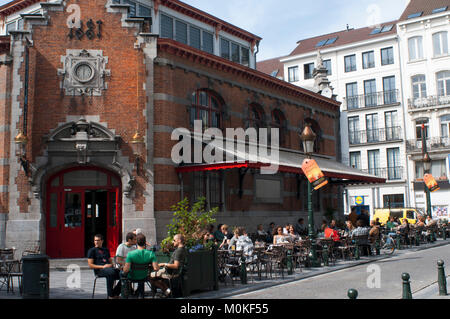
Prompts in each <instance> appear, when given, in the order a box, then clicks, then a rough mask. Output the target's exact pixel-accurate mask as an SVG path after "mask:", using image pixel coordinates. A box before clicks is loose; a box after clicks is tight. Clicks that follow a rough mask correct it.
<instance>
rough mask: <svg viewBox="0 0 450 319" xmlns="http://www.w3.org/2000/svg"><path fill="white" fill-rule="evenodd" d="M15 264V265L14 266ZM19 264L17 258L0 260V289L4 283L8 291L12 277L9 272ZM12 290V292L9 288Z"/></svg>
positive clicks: (12, 271)
mask: <svg viewBox="0 0 450 319" xmlns="http://www.w3.org/2000/svg"><path fill="white" fill-rule="evenodd" d="M16 266H17V267H16ZM19 266H20V261H19V260H14V259H11V260H9V259H7V260H0V285H1V286H0V289H1V288H2V287H3V286H4V285H6V288H7V290H6V291H7V292H9V290H10V287H11V286H12V277H11V274H12V273H14V270H15V269H16V268H18V267H19ZM11 291H12V292H14V291H13V290H12V289H11Z"/></svg>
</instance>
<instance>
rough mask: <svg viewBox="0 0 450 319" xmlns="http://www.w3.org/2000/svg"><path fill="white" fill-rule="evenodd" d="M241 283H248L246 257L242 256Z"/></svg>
mask: <svg viewBox="0 0 450 319" xmlns="http://www.w3.org/2000/svg"><path fill="white" fill-rule="evenodd" d="M240 275H241V284H243V285H245V284H247V265H246V263H245V257H244V256H242V257H241V274H240Z"/></svg>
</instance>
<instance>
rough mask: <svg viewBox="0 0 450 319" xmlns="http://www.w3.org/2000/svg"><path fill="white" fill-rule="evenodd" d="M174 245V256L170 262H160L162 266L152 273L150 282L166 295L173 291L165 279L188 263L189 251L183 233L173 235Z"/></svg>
mask: <svg viewBox="0 0 450 319" xmlns="http://www.w3.org/2000/svg"><path fill="white" fill-rule="evenodd" d="M173 245H174V247H175V248H176V249H175V251H174V252H173V253H172V257H170V260H169V262H168V263H160V264H159V265H158V266H159V267H161V269H159V270H158V271H154V272H152V273H151V275H150V282H151V284H152V285H153V286H155V287H158V288H160V289H161V290H162V291H163V292H164V295H165V296H166V297H168V296H169V295H170V293H171V291H170V289H169V288H168V286H167V284H166V283H165V282H164V280H163V279H170V278H171V277H172V276H173V275H175V274H177V272H178V271H179V269H180V268H181V267H183V265H184V264H185V263H186V256H187V251H186V248H184V237H183V235H181V234H176V235H175V236H174V237H173Z"/></svg>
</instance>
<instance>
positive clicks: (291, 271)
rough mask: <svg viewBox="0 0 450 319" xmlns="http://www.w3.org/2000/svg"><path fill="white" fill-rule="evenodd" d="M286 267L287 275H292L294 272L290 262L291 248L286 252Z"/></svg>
mask: <svg viewBox="0 0 450 319" xmlns="http://www.w3.org/2000/svg"><path fill="white" fill-rule="evenodd" d="M286 263H287V265H286V266H287V269H288V275H292V274H293V273H294V266H293V262H292V250H288V252H287V261H286Z"/></svg>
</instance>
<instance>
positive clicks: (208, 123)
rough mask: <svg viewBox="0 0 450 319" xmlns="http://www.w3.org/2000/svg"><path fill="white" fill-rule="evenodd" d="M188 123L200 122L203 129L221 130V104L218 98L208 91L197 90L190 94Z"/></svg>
mask: <svg viewBox="0 0 450 319" xmlns="http://www.w3.org/2000/svg"><path fill="white" fill-rule="evenodd" d="M191 102H192V105H191V111H190V123H191V125H192V126H193V125H194V121H195V120H201V121H202V124H203V129H205V128H208V127H217V128H222V118H221V114H220V111H221V103H220V100H219V98H218V97H217V96H216V95H215V94H213V93H212V92H211V91H208V90H198V91H196V92H194V93H192V101H191Z"/></svg>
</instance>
